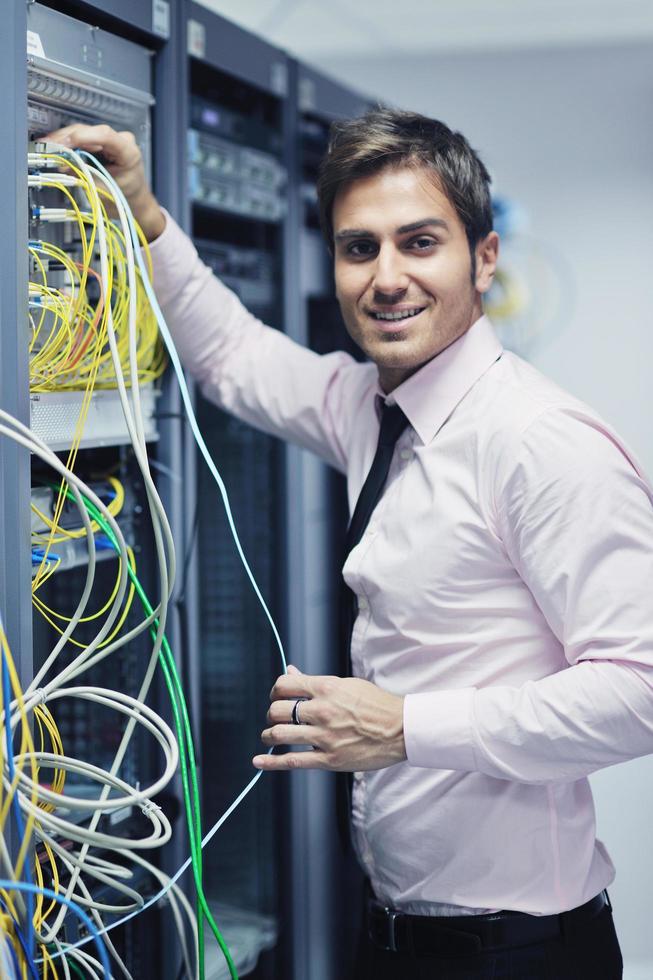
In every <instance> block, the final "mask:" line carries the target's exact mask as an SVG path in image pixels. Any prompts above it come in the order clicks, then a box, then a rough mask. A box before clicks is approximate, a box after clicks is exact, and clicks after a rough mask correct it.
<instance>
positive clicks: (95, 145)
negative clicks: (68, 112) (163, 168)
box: [43, 123, 140, 167]
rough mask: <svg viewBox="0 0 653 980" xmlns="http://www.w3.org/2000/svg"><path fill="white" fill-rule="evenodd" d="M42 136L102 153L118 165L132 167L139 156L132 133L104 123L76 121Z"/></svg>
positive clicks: (91, 151)
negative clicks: (117, 130)
mask: <svg viewBox="0 0 653 980" xmlns="http://www.w3.org/2000/svg"><path fill="white" fill-rule="evenodd" d="M43 138H44V139H47V140H51V141H52V142H54V143H63V145H64V146H71V147H75V148H77V149H80V150H87V151H88V152H89V153H103V154H104V156H105V158H106V159H107V161H108V162H109V163H112V164H114V165H116V166H120V167H132V166H134V165H135V164H136V163H137V162H138V160H139V157H140V150H139V149H138V145H137V143H136V140H135V139H134V135H133V133H130V132H127V131H125V132H121V133H118V132H116V130H115V129H112V128H111V126H106V125H100V126H85V125H82V124H81V123H76V124H74V125H72V126H63V127H62V128H61V129H57V130H54V131H53V132H52V133H48V134H47V136H45V137H43Z"/></svg>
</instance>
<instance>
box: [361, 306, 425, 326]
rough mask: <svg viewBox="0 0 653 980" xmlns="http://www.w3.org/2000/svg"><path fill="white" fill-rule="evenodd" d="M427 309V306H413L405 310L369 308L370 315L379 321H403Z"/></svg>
mask: <svg viewBox="0 0 653 980" xmlns="http://www.w3.org/2000/svg"><path fill="white" fill-rule="evenodd" d="M425 309H426V307H425V306H412V307H410V308H408V309H403V310H387V311H386V310H368V316H371V317H372V319H373V320H377V321H378V322H379V323H401V322H402V321H404V320H410V319H412V317H414V316H417V315H418V314H419V313H422V311H423V310H425Z"/></svg>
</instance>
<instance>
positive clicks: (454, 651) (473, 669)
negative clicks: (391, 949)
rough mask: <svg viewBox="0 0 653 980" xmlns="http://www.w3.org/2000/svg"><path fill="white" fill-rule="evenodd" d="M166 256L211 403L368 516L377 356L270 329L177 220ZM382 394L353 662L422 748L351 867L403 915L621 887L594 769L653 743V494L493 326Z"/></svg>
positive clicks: (603, 434)
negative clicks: (603, 836)
mask: <svg viewBox="0 0 653 980" xmlns="http://www.w3.org/2000/svg"><path fill="white" fill-rule="evenodd" d="M152 255H153V260H154V270H155V287H156V290H157V294H158V296H159V300H160V302H161V305H162V307H163V310H164V313H165V314H166V317H167V319H168V323H169V326H170V328H171V330H172V331H173V333H174V336H175V338H176V342H177V345H178V348H179V352H180V355H181V357H182V359H183V360H184V362H185V364H186V366H187V368H188V370H189V371H190V372H191V373H192V374H193V375H194V376H195V377H196V378H197V379H198V381H199V382H200V384H201V385H202V388H203V390H204V392H205V394H206V395H207V396H208V397H209V398H211V399H213V400H214V401H215V402H217V403H218V404H220V405H221V406H223V407H224V408H225V409H227V410H228V411H230V412H233V413H234V414H235V415H237V416H239V417H240V418H241V419H244V420H246V421H248V422H250V423H252V424H253V425H255V426H257V427H259V428H261V429H264V430H265V431H267V432H271V433H274V434H275V435H277V436H281V437H283V438H286V439H290V440H292V441H293V442H295V443H298V444H299V445H301V446H304V447H307V448H308V449H311V450H313V451H314V452H316V453H318V454H319V455H320V456H321V457H322V458H323V459H324V460H326V461H327V462H328V463H330V464H331V465H333V466H335V467H336V468H337V469H339V470H341V471H342V472H344V473H346V475H347V480H348V493H349V504H350V508H352V509H353V507H354V505H355V502H356V499H357V497H358V494H359V492H360V489H361V487H362V484H363V482H364V479H365V476H366V474H367V471H368V469H369V467H370V465H371V462H372V458H373V456H374V452H375V448H376V442H377V437H378V430H379V421H378V398H379V397H384V396H382V394H381V392H380V389H379V387H378V380H377V371H376V368H375V366H374V365H373V364H359V363H356V362H354V361H353V360H352V359H351V358H350V357H349V356H348V355H346V354H344V353H334V354H328V355H326V356H318V355H317V354H314V353H312V352H311V351H309V350H307V349H305V348H303V347H301V346H299V345H297V344H295V343H294V342H293V341H291V340H290V339H289V338H287V337H286V336H284V335H283V334H282V333H280V332H279V331H277V330H273V329H271V328H269V327H266V326H264V325H263V324H262V323H260V322H259V321H258V320H256V319H255V318H254V317H252V316H251V315H250V314H249V313H248V312H247V311H246V310H245V309H244V308H243V306H242V305H241V303H240V302H239V300H238V299H237V298H236V297H235V296H234V295H233V293H231V292H230V291H229V290H228V289H227V288H226V287H225V286H223V285H222V284H221V283H220V282H218V280H217V279H215V278H214V276H213V275H212V273H211V272H210V270H208V269H207V268H206V267H205V266H204V265H203V264H202V263H201V261H200V260H199V259H198V257H197V255H196V253H195V251H194V249H193V247H192V244H191V243H190V241H189V240H188V239H187V238H186V237H185V236H184V235H183V234H182V233H181V232H180V230H179V229H178V228H177V226H176V225H175V224H174V222H172V221H171V220H169V221H168V225H167V227H166V230H165V231H164V233H163V234H162V236H161V237H160V238H159V239H158V240H157V241H156V242H155V243H154V245H153V248H152ZM388 400H389V401H396V402H397V403H398V404H399V405H400V406H401V408H402V409H403V411H404V412H405V414H406V415H407V417H408V420H409V422H410V426H409V427H408V428H407V430H406V431H405V432H404V434H403V435H402V436H401V438H400V440H399V442H398V443H397V447H396V449H395V453H394V458H393V462H392V466H391V469H390V474H389V477H388V483H387V485H386V489H385V492H384V494H383V496H382V498H381V500H380V502H379V504H378V506H377V508H376V510H375V511H374V513H373V515H372V518H371V520H370V523H369V525H368V527H367V529H366V531H365V533H364V535H363V538H362V540H361V541H360V543H359V544H358V545H357V546H356V548H354V550H353V551H352V552H351V554H350V555H349V557H348V559H347V562H346V564H345V568H344V575H345V579H346V581H347V583H348V585H349V586H350V587H351V588H352V589H353V591H354V592H355V593H356V595H357V596H358V600H359V615H358V618H357V620H356V623H355V626H354V633H353V638H352V651H351V653H352V664H353V673H354V675H356V676H358V677H364V678H366V679H368V680H370V681H372V682H373V683H375V684H378V685H379V686H380V687H382V688H384V689H386V690H388V691H391V692H394V693H395V694H398V695H404V696H405V702H404V705H405V707H404V731H405V740H406V751H407V755H408V759H407V761H406V762H404V763H400V764H399V765H394V766H391V767H389V768H387V769H381V770H378V771H374V772H366V773H357V774H355V778H354V789H353V797H352V816H353V824H354V831H355V838H356V845H357V848H358V852H359V857H360V860H361V862H362V864H363V866H364V868H365V870H366V872H367V874H368V875H369V877H370V880H371V882H372V886H373V888H374V891H375V893H376V894H377V896H378V897H379V899H381V900H382V901H384V902H387V903H388V904H389V905H392V906H394V907H396V908H401V909H404V910H406V911H412V912H415V913H424V914H441V915H442V914H445V915H446V914H472V913H475V912H476V913H477V912H483V911H488V910H495V909H514V910H518V911H523V912H528V913H531V914H534V915H547V914H551V913H557V912H561V911H564V910H566V909H570V908H574V907H575V906H577V905H580V904H582V903H583V902H586V901H587V900H588V899H590V898H592V897H593V896H594V895H596V894H597V893H598V892H600V891H601V890H602V889H603V888H605V887H606V885H609V884H610V882H611V881H612V880H613V878H614V867H613V865H612V863H611V861H610V858H609V856H608V854H607V852H606V849H605V847H604V846H603V844H602V843H601V842H600V841H599V840H597V839H596V833H595V815H594V805H593V800H592V795H591V791H590V787H589V783H588V781H587V778H586V777H587V775H588V774H589V773H591V772H593V771H595V770H597V769H601V768H602V767H604V766H610V765H614V764H616V763H618V762H622V761H625V760H627V759H631V758H634V757H636V756H641V755H645V754H647V753H649V752H652V751H653V615H652V601H651V595H652V586H653V509H652V506H651V505H652V502H653V490H652V488H651V486H650V484H649V483H648V482H647V480H646V478H645V476H644V474H643V473H642V471H641V469H640V467H639V465H638V463H637V462H636V460H635V459H634V457H633V454H632V453H631V452H630V451H629V450H628V449H627V448H626V447H625V446H624V444H623V442H622V440H621V439H620V438H619V436H617V435H616V433H615V432H614V431H613V430H612V429H611V428H610V427H609V426H608V425H606V423H605V422H603V421H602V420H601V419H600V418H599V417H598V416H597V415H596V413H595V412H593V411H592V410H591V409H590V408H588V407H587V406H586V405H584V404H582V403H581V402H580V401H578V400H577V399H575V398H573V397H572V396H571V395H569V394H567V393H566V392H564V391H562V390H561V389H560V388H558V387H557V386H556V385H554V384H553V383H552V382H551V381H549V380H548V379H547V378H545V377H543V376H542V375H541V374H539V373H538V372H537V371H536V370H535V369H534V368H533V367H531V366H530V365H528V364H527V363H525V362H524V361H522V360H520V358H518V357H516V356H515V355H514V354H512V353H509V352H506V351H503V350H502V348H501V346H500V344H499V342H498V340H497V338H496V335H495V333H494V331H493V329H492V326H491V324H490V322H489V320H488V319H487V318H486V317H482V318H481V319H479V320H477V321H476V323H474V324H473V326H472V327H471V329H470V330H469V331H468V332H467V333H466V334H465V335H464V336H463V337H461V338H460V339H459V340H458V341H456V342H455V343H454V344H452V345H451V346H450V347H449V348H447V349H446V350H445V351H443V352H442V353H441V354H440V355H439V356H438V357H436V358H434V359H433V360H432V361H430V362H429V363H428V364H426V365H425V366H424V367H423V368H422V369H421V370H420V371H418V372H417V373H416V374H415V375H413V376H412V377H411V378H409V379H408V380H407V381H405V382H404V383H403V384H402V385H400V386H399V387H398V388H397V389H395V391H394V392H393V393H392V395H391V396H390V397H389V399H388ZM289 492H292V488H290V491H289ZM300 666H301V665H300Z"/></svg>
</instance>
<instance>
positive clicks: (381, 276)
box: [372, 243, 408, 299]
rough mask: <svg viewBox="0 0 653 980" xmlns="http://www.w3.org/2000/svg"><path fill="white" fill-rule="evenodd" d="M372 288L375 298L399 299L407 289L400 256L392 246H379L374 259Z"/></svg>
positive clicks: (405, 275)
mask: <svg viewBox="0 0 653 980" xmlns="http://www.w3.org/2000/svg"><path fill="white" fill-rule="evenodd" d="M372 286H373V288H374V292H375V294H376V295H377V298H380V297H381V296H383V297H392V298H393V299H395V298H400V297H401V294H402V293H404V292H405V291H406V289H407V288H408V276H407V274H406V271H405V269H404V266H403V261H402V255H401V253H400V252H398V251H397V249H396V248H395V247H394V245H393V244H391V243H387V244H384V245H382V246H381V248H380V249H379V251H378V254H377V257H376V263H375V268H374V276H373V279H372Z"/></svg>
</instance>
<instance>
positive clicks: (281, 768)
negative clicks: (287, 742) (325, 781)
mask: <svg viewBox="0 0 653 980" xmlns="http://www.w3.org/2000/svg"><path fill="white" fill-rule="evenodd" d="M252 764H253V765H254V766H255V768H256V769H264V770H266V771H268V772H287V771H288V770H289V769H326V768H327V764H326V757H325V755H324V752H319V751H318V752H286V754H285V755H274V753H273V754H272V755H255V756H254V758H253V759H252Z"/></svg>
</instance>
